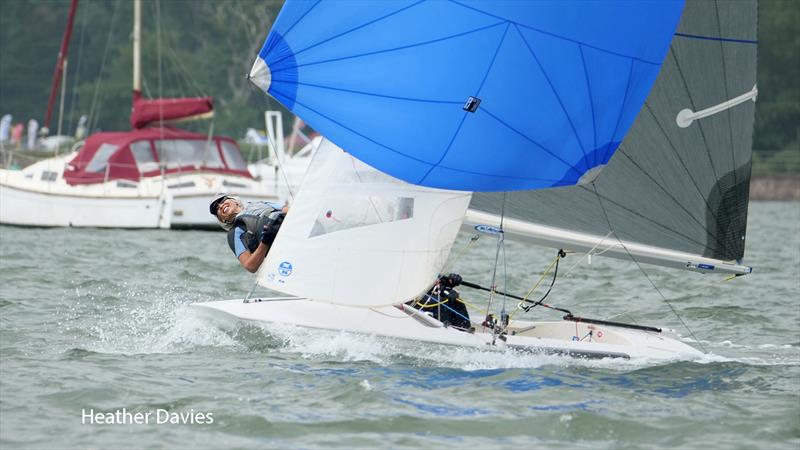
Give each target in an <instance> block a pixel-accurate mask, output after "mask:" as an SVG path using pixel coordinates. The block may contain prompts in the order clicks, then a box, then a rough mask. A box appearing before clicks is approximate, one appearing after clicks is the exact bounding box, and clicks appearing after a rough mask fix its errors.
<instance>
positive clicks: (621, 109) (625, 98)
mask: <svg viewBox="0 0 800 450" xmlns="http://www.w3.org/2000/svg"><path fill="white" fill-rule="evenodd" d="M632 76H633V60H631V67H630V69H628V82H627V84H626V85H625V95H624V96H622V102H621V103H620V105H619V114H618V115H617V123H616V125H614V132H613V133H611V136H609V139H608V143H607V144H606V148H605V150H603V158H602V160H601V161H607V160H608V158H609V155H608V154H609V152H613V151H614V150H616V147H615V148H613V149H612V148H610V147H611V144H613V143H614V136H616V135H617V131H618V130H619V123H620V121H621V120H622V114H623V113H624V112H625V102H626V101H628V93H629V92H630V89H631V78H632ZM617 146H619V144H617Z"/></svg>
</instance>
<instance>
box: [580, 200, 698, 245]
mask: <svg viewBox="0 0 800 450" xmlns="http://www.w3.org/2000/svg"><path fill="white" fill-rule="evenodd" d="M580 187H581V189H583V190H585V191H587V192H593V191H592V190H591V189H589V188H588V187H586V186H585V185H580ZM597 196H598V197H600V198H602V199H603V200H606V201H608V202H610V203H613V204H614V205H616V206H618V207H620V208H622V209H624V210H625V211H627V212H629V213H631V214H633V215H635V216H637V217H640V218H642V219H644V220H646V221H648V222H650V223H652V224H653V225H656V226H657V227H660V228H663V229H664V230H666V231H669V232H671V233H674V234H676V235H678V236H680V237H682V238H684V239H686V240H687V241H690V242H693V243H695V244H697V245H699V246H700V247H702V248H703V249H705V250H711V251H713V249H712V248H711V247H709V246H708V245H707V244H706V243H703V242H699V241H697V240H695V239H694V238H692V237H690V236H687V235H685V234H683V233H681V232H679V231H677V230H674V229H672V228H670V227H668V226H666V225H664V224H662V223H661V222H658V221H656V220H654V219H651V218H649V217H647V216H645V215H642V214H641V213H638V212H636V211H634V210H632V209H630V208H628V207H627V206H625V205H623V204H621V203H619V202H617V201H614V200H613V199H611V198H609V197H606V196H604V195H602V194H600V193H597ZM614 234H615V235H616V232H615V233H614ZM618 239H619V238H618ZM632 241H634V242H635V241H636V239H632Z"/></svg>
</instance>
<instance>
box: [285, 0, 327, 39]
mask: <svg viewBox="0 0 800 450" xmlns="http://www.w3.org/2000/svg"><path fill="white" fill-rule="evenodd" d="M321 1H322V0H317V1H316V3H314V4H313V5H311V8H308V11H306V12H304V13H303V15H302V16H300V17H299V18H298V19H297V21H296V22H295V23H293V24H292V26H290V27H289V28H287V29H286V32H285V33H282V35H283V37H284V38H285V37H286V36H287V35H288V34H289V33H291V31H292V30H293V29H294V27H295V26H296V25H297V24H298V23H300V22H301V21H302V20H303V19H305V18H306V16H307V15H308V13H310V12H311V10H313V9H314V8H316V7H317V5H319V3H320V2H321ZM278 18H280V17H278ZM278 18H276V19H275V21H276V22H277V20H278Z"/></svg>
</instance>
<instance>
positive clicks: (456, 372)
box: [0, 203, 800, 449]
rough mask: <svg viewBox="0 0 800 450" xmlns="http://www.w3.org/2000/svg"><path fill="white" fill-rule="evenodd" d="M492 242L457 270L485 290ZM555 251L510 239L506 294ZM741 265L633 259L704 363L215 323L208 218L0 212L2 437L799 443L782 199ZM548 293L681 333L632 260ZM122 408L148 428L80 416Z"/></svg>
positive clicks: (794, 257)
mask: <svg viewBox="0 0 800 450" xmlns="http://www.w3.org/2000/svg"><path fill="white" fill-rule="evenodd" d="M466 237H467V236H462V238H461V239H460V241H459V243H458V244H457V248H459V246H462V245H464V242H465V240H466ZM493 252H494V242H493V241H492V240H491V239H488V238H482V239H481V240H480V241H478V244H477V245H476V248H475V251H474V252H472V253H471V254H470V256H465V257H462V258H461V259H460V260H459V261H458V262H457V263H456V265H455V267H454V268H455V269H456V270H458V271H460V272H461V273H462V274H463V275H464V276H465V278H466V279H472V280H474V281H477V282H481V283H486V284H488V282H489V280H488V275H487V273H488V272H490V270H489V268H490V267H491V264H492V260H493V255H494V253H493ZM552 257H553V251H552V250H550V249H543V248H538V247H530V246H524V245H520V244H516V243H508V245H507V260H508V263H509V265H510V266H511V267H510V268H509V272H508V276H509V285H510V286H509V290H511V291H514V292H525V291H527V289H528V288H529V287H530V286H531V285H532V284H533V282H535V281H536V279H537V278H538V275H537V273H538V272H539V271H540V270H541V269H542V268H544V267H545V266H546V265H547V264H548V263H549V261H550V260H551V258H552ZM570 258H572V260H571V259H570ZM575 260H576V258H575V257H568V258H567V259H566V260H565V262H564V265H563V266H562V267H563V269H562V273H566V271H567V269H568V268H569V267H571V266H572V265H573V262H574V261H575ZM747 262H748V263H749V264H751V265H753V266H754V267H755V272H754V273H753V274H752V275H750V276H747V277H741V278H738V279H736V280H733V281H729V282H723V281H722V276H719V275H705V276H703V275H698V274H692V273H684V272H679V271H669V270H665V269H659V268H654V267H646V270H647V272H648V274H649V275H650V277H651V278H652V279H653V281H654V282H655V283H656V284H657V285H658V287H659V289H660V290H661V291H662V292H663V293H664V295H666V296H667V297H668V298H669V299H670V301H671V303H672V304H673V306H674V307H675V308H676V310H677V311H678V312H679V313H680V314H681V316H682V317H683V319H684V320H685V321H686V323H687V324H688V325H689V326H690V327H691V328H692V330H693V331H694V334H695V336H696V337H697V339H698V340H699V341H700V343H699V345H702V346H703V347H705V348H706V349H707V350H708V351H709V352H710V354H709V355H708V356H706V357H705V358H703V359H702V360H700V361H691V362H689V361H682V362H681V361H679V362H672V363H662V364H655V363H653V362H649V361H623V362H620V361H613V360H599V361H584V360H576V359H569V358H564V357H555V356H535V355H520V354H514V353H496V352H490V351H478V350H460V349H453V348H445V347H440V346H435V345H426V344H420V343H412V342H398V341H392V340H386V339H380V338H373V337H366V336H358V335H352V334H346V333H333V332H324V331H308V330H301V329H296V328H291V327H285V328H269V329H267V328H261V327H256V326H253V325H246V326H245V325H238V326H233V327H230V326H224V325H223V324H219V323H215V322H212V321H210V320H209V319H205V318H203V316H201V315H199V314H197V313H195V311H194V310H193V309H191V308H190V307H189V306H188V305H189V304H190V303H191V302H196V301H210V300H217V299H222V298H234V297H241V296H243V295H244V294H245V293H246V292H247V291H248V290H249V288H250V287H251V284H252V278H251V275H249V274H247V273H245V272H244V271H243V270H241V269H239V267H238V263H237V262H236V261H235V259H234V258H233V257H232V256H231V255H230V253H229V250H228V249H227V246H226V244H225V239H224V236H223V235H222V234H221V233H211V232H179V231H119V230H116V231H114V230H78V229H22V228H12V227H0V446H2V447H3V448H10V447H37V448H39V447H57V448H86V447H90V448H119V447H183V448H186V447H192V448H232V447H233V448H251V447H280V448H283V447H291V448H297V447H300V448H314V447H339V448H350V447H392V448H396V447H451V446H458V447H467V446H472V447H474V446H477V447H479V448H487V447H499V448H529V447H548V448H591V449H598V448H653V447H679V448H769V449H773V448H791V449H797V448H798V447H800V306H799V305H800V303H799V302H800V204H798V203H755V204H752V205H751V212H750V228H749V233H748V243H747ZM462 294H463V295H464V297H466V298H468V299H473V300H475V301H480V300H481V299H480V296H479V295H478V294H474V293H468V292H467V291H462ZM548 300H549V301H550V302H551V303H554V304H558V305H561V306H565V307H567V308H570V309H572V310H573V311H574V312H576V313H580V314H583V315H586V316H595V317H604V318H610V317H617V318H620V317H621V318H623V319H628V318H633V319H635V320H636V321H638V322H641V323H647V324H655V325H663V326H667V327H671V328H675V329H676V330H677V331H678V332H679V333H681V334H682V335H684V336H688V334H689V333H688V331H686V330H685V329H684V328H682V327H681V324H680V322H679V321H678V319H677V318H676V317H675V316H674V315H672V313H671V312H670V311H669V308H668V307H667V306H666V305H665V304H664V303H663V302H662V301H661V300H660V298H659V297H658V294H657V293H656V292H655V291H654V290H653V289H652V287H651V286H650V284H649V282H648V281H647V279H646V278H644V277H643V276H642V274H641V273H640V272H639V270H638V269H637V268H636V266H635V265H633V264H631V263H625V262H619V261H614V260H602V258H595V259H594V260H593V262H592V265H590V266H587V265H585V264H581V265H578V266H576V267H575V268H574V269H573V270H572V271H571V272H570V273H569V275H568V276H567V277H566V278H564V279H560V280H559V283H558V284H557V285H556V289H555V290H554V292H553V293H552V294H551V295H550V297H549V298H548ZM625 314H627V315H625ZM533 317H534V318H538V317H543V318H556V317H557V316H553V315H550V314H548V313H547V312H546V311H545V310H541V311H537V312H536V315H535V316H533ZM123 408H125V409H126V410H127V411H128V412H131V413H136V412H141V413H143V414H145V413H147V412H150V413H151V414H152V416H151V418H150V423H149V424H128V425H105V424H103V425H101V424H94V425H92V424H83V423H82V410H89V409H94V410H95V412H100V411H102V412H114V411H117V410H122V409H123ZM159 410H162V411H165V412H170V413H191V412H194V413H203V414H204V415H211V417H213V423H210V424H209V423H206V424H170V423H166V424H158V423H156V422H157V420H158V417H157V416H158V411H159ZM162 414H165V413H162ZM195 417H197V416H195Z"/></svg>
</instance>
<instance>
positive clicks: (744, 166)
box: [195, 0, 757, 359]
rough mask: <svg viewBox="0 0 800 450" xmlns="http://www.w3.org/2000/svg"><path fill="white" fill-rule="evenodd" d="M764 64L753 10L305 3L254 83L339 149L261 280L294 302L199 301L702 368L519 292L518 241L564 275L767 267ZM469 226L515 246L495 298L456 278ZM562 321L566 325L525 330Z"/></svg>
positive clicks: (277, 27)
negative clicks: (454, 251) (751, 201)
mask: <svg viewBox="0 0 800 450" xmlns="http://www.w3.org/2000/svg"><path fill="white" fill-rule="evenodd" d="M445 17H446V18H447V20H443V19H442V18H445ZM756 50H757V40H756V4H755V2H706V1H687V2H686V3H685V4H684V2H682V1H665V2H648V3H642V2H624V1H623V2H618V1H611V2H605V1H600V2H591V3H581V4H573V3H565V2H547V1H542V2H483V1H470V2H461V1H452V2H413V1H409V2H376V3H374V4H369V6H367V5H365V4H359V6H358V8H357V10H354V9H351V8H348V7H347V4H346V3H343V2H332V1H331V2H326V1H324V0H323V1H318V2H287V3H286V5H285V6H284V7H283V9H282V11H281V13H280V15H279V16H278V18H277V19H276V22H275V23H274V25H273V28H272V31H271V32H270V34H269V36H268V37H267V40H266V42H265V44H264V46H263V48H262V50H261V51H260V53H259V55H258V58H257V59H256V61H255V63H254V65H253V69H252V70H251V74H250V76H251V80H252V81H253V82H254V83H255V84H256V85H258V86H259V87H261V88H262V89H263V90H264V91H265V92H267V93H268V94H269V95H272V96H273V97H275V98H276V99H278V100H279V101H281V102H282V103H283V104H284V105H285V106H286V107H287V108H289V109H290V110H292V111H293V112H294V113H295V114H297V115H298V116H299V117H301V118H303V120H305V121H306V122H307V123H309V124H311V125H312V126H313V127H314V128H315V129H316V130H318V131H319V132H320V133H321V134H322V135H323V136H325V137H326V140H324V141H323V142H322V143H321V144H320V147H319V149H318V150H317V153H316V156H315V158H314V160H313V161H312V163H311V166H310V167H309V170H308V172H307V174H306V177H305V179H304V182H303V185H302V186H301V189H300V191H299V193H298V194H297V196H296V197H295V201H294V202H293V204H292V206H291V209H290V210H289V213H288V215H287V217H286V219H285V221H284V224H283V226H282V228H281V230H280V232H279V233H278V235H277V238H276V240H275V242H274V244H273V246H272V248H271V250H270V252H269V254H268V255H267V258H266V260H265V262H264V263H263V264H262V266H261V268H260V269H259V272H258V276H257V283H258V285H260V286H263V287H266V288H269V289H272V290H275V291H278V292H281V293H283V294H285V295H284V296H282V297H275V298H261V297H253V296H251V295H248V297H246V298H245V299H232V300H223V301H214V302H206V303H199V304H196V305H195V306H196V307H197V308H198V309H200V310H202V311H204V312H206V313H209V314H211V315H213V316H222V317H233V318H236V319H238V320H246V321H254V322H258V323H263V324H267V326H269V324H275V323H287V324H292V325H297V326H302V327H311V328H320V329H328V330H344V331H351V332H356V333H366V334H370V335H378V336H388V337H393V338H402V339H412V340H418V341H424V342H434V343H439V344H448V345H457V346H466V347H477V348H483V349H486V348H492V349H506V348H512V349H519V350H525V351H532V352H544V353H559V354H567V355H572V356H588V357H620V358H649V359H673V358H684V357H688V358H693V357H698V356H700V355H702V352H701V351H700V350H698V349H696V348H695V347H693V346H692V345H689V344H688V343H687V342H684V340H682V339H681V338H680V337H678V336H677V335H676V334H675V333H673V332H670V331H668V330H665V329H663V328H658V327H652V326H644V325H638V324H630V323H620V322H612V321H609V320H604V319H593V318H586V317H581V316H579V315H576V314H573V313H572V312H571V311H569V310H567V309H565V308H561V307H557V306H554V305H549V304H546V303H544V299H545V297H546V296H547V294H545V295H544V296H543V297H541V298H533V299H532V298H530V297H529V295H525V296H521V295H514V294H510V293H507V292H502V291H501V290H500V289H499V288H498V287H497V283H498V280H497V276H496V274H497V272H498V265H501V264H503V262H502V260H501V258H499V255H500V253H501V250H502V248H503V245H504V242H505V240H506V239H518V240H522V241H526V242H532V243H536V244H540V245H545V246H549V247H552V248H554V249H558V256H557V258H556V260H555V261H554V263H557V262H558V260H559V259H560V258H561V257H563V255H564V254H565V253H566V252H583V253H585V254H586V255H587V256H586V258H587V259H588V258H591V257H592V256H604V257H615V258H621V259H625V260H627V261H630V262H631V263H632V264H635V265H636V266H638V267H639V268H641V269H642V273H643V274H644V275H645V276H646V272H645V271H644V269H643V267H642V265H644V264H648V265H658V266H664V267H669V268H673V269H678V270H685V271H690V272H700V273H705V274H709V273H710V274H725V275H727V276H731V277H736V276H741V275H745V274H749V273H750V272H751V268H750V267H749V266H747V265H745V264H744V263H743V261H742V258H743V256H744V242H745V233H746V218H747V204H748V185H749V178H750V161H751V140H752V130H753V120H754V110H755V107H754V102H755V99H756V95H757V89H756V85H755V74H756ZM459 230H466V231H468V232H470V233H478V234H485V235H489V236H492V237H493V238H495V239H496V240H497V251H496V254H497V255H498V256H496V257H495V260H494V261H493V264H492V265H490V266H489V267H487V269H488V271H489V273H494V274H495V275H493V276H492V280H491V282H490V283H489V285H488V286H482V285H481V283H476V282H474V280H472V281H468V280H462V279H461V278H460V277H459V276H456V275H450V274H447V273H441V272H442V271H443V267H444V265H445V262H446V260H447V258H448V256H449V254H450V250H451V248H452V246H453V242H454V240H455V239H456V238H457V235H458V232H459ZM489 263H492V262H491V261H490V262H489ZM536 275H538V274H536ZM553 276H554V278H553V283H555V275H553ZM687 276H699V275H693V274H687ZM648 280H649V278H648ZM651 283H652V282H651ZM484 284H486V283H484ZM552 287H553V284H551V288H552ZM653 287H654V288H655V290H656V291H657V292H659V294H660V291H658V289H657V287H656V286H655V284H653ZM456 289H459V290H463V289H480V290H486V291H488V292H489V293H488V301H487V303H488V306H487V310H490V311H491V313H489V314H487V315H485V316H484V315H483V314H480V315H477V316H475V313H474V312H473V313H469V317H466V315H465V314H464V313H463V311H464V309H463V308H462V307H461V306H459V303H463V302H461V301H460V297H459V295H458V292H455V294H454V293H453V292H454V291H455V290H456ZM548 292H549V291H548ZM529 294H530V293H529ZM663 300H664V301H667V299H666V298H663ZM580 301H581V299H574V300H573V302H572V303H573V304H574V303H579V302H580ZM535 307H537V308H535ZM542 307H548V308H551V309H554V310H556V311H557V312H558V313H559V314H563V317H562V320H557V321H534V320H527V319H525V315H526V314H530V312H531V311H539V310H541V309H542ZM443 310H451V313H450V314H448V315H445V314H443ZM456 313H458V315H460V316H461V318H462V319H463V318H467V319H468V323H463V322H462V323H461V324H460V326H455V325H454V323H455V322H456V321H455V320H452V319H453V317H455V316H454V314H456ZM447 317H449V319H447Z"/></svg>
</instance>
